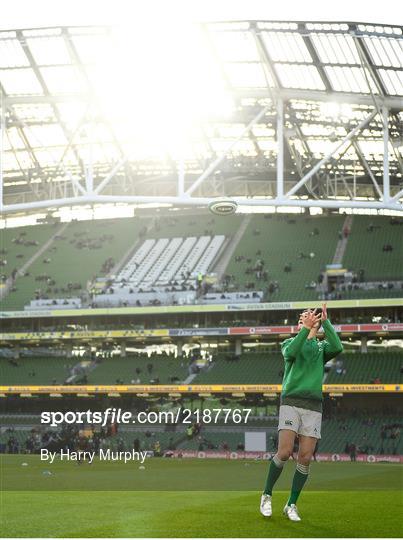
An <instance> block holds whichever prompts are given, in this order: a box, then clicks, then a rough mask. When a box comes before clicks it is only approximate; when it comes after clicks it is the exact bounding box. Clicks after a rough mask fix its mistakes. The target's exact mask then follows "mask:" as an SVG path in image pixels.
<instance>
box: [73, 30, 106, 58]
mask: <svg viewBox="0 0 403 540" xmlns="http://www.w3.org/2000/svg"><path fill="white" fill-rule="evenodd" d="M71 41H72V43H73V45H74V47H75V49H76V51H77V54H78V57H79V59H80V61H81V62H82V63H83V64H94V63H96V62H97V61H100V60H102V58H103V57H105V55H106V54H109V50H110V47H111V38H110V37H109V36H107V35H104V34H103V35H89V36H86V35H84V36H72V37H71Z"/></svg>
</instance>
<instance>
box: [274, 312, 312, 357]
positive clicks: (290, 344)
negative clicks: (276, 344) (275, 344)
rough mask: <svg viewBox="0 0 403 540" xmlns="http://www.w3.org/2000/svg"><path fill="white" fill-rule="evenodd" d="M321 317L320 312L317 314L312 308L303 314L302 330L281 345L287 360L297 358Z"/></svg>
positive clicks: (301, 318) (300, 322)
mask: <svg viewBox="0 0 403 540" xmlns="http://www.w3.org/2000/svg"><path fill="white" fill-rule="evenodd" d="M320 317H321V315H320V313H318V314H316V313H315V312H314V311H311V310H310V309H308V310H307V311H304V313H302V314H301V317H300V320H299V325H300V327H301V328H300V331H299V332H298V334H297V335H296V336H295V338H292V339H289V340H287V341H285V342H284V343H283V344H282V346H281V352H282V354H283V357H284V359H285V360H288V359H293V358H296V356H297V355H298V353H299V352H300V350H301V348H302V346H303V344H304V342H305V341H306V339H307V337H308V335H309V332H310V331H311V330H312V328H313V327H314V326H315V325H316V324H317V323H318V322H319V320H320Z"/></svg>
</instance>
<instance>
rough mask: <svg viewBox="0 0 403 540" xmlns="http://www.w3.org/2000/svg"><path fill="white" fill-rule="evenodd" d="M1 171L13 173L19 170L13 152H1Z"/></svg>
mask: <svg viewBox="0 0 403 540" xmlns="http://www.w3.org/2000/svg"><path fill="white" fill-rule="evenodd" d="M2 161H3V169H4V170H5V171H15V170H18V169H19V165H18V161H17V159H16V157H15V155H14V152H3V158H2Z"/></svg>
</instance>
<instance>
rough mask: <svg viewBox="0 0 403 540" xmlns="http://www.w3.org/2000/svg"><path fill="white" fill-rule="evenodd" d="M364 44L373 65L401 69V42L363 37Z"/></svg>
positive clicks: (402, 57) (402, 54)
mask: <svg viewBox="0 0 403 540" xmlns="http://www.w3.org/2000/svg"><path fill="white" fill-rule="evenodd" d="M364 43H365V45H366V46H367V48H368V51H369V54H370V56H371V58H372V61H373V62H374V64H375V65H377V66H385V67H396V68H401V67H403V40H401V39H388V38H378V37H364Z"/></svg>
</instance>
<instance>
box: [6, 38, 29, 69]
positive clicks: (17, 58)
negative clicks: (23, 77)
mask: <svg viewBox="0 0 403 540" xmlns="http://www.w3.org/2000/svg"><path fill="white" fill-rule="evenodd" d="M24 66H29V61H28V58H27V57H26V55H25V53H24V49H23V48H22V47H21V43H20V42H19V41H18V39H0V68H7V67H24Z"/></svg>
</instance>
